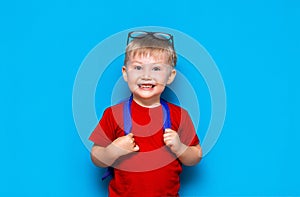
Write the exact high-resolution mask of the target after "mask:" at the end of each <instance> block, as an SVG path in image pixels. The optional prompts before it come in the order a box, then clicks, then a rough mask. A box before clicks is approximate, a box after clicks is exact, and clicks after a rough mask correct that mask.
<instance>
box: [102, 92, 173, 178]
mask: <svg viewBox="0 0 300 197" xmlns="http://www.w3.org/2000/svg"><path fill="white" fill-rule="evenodd" d="M132 100H133V95H131V96H130V97H129V99H127V100H126V101H124V105H123V106H124V107H123V121H124V133H125V135H127V134H129V133H130V132H131V129H132V120H131V104H132ZM160 104H161V105H162V109H163V118H164V121H163V123H164V125H163V130H165V129H167V128H171V118H170V108H169V106H168V103H167V101H165V100H164V99H162V98H161V99H160ZM113 174H114V169H113V167H108V168H107V169H106V171H105V172H104V174H103V176H102V181H103V180H105V179H106V178H108V177H109V176H113Z"/></svg>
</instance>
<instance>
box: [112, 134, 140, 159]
mask: <svg viewBox="0 0 300 197" xmlns="http://www.w3.org/2000/svg"><path fill="white" fill-rule="evenodd" d="M111 145H113V146H114V147H115V148H116V149H115V153H116V154H117V155H118V156H119V157H120V156H122V155H127V154H129V153H132V152H136V151H138V150H139V149H140V148H139V146H138V145H137V144H135V142H134V138H133V134H132V133H129V134H128V135H125V136H122V137H119V138H117V139H115V140H114V141H113V142H112V144H111Z"/></svg>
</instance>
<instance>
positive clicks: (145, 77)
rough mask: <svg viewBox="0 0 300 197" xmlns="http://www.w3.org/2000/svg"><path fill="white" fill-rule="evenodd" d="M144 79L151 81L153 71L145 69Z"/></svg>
mask: <svg viewBox="0 0 300 197" xmlns="http://www.w3.org/2000/svg"><path fill="white" fill-rule="evenodd" d="M142 78H143V79H148V80H149V79H151V71H150V70H149V69H144V72H143V76H142Z"/></svg>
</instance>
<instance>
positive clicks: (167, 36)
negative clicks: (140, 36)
mask: <svg viewBox="0 0 300 197" xmlns="http://www.w3.org/2000/svg"><path fill="white" fill-rule="evenodd" d="M153 36H154V37H155V38H158V39H160V40H170V39H171V35H170V34H166V33H161V32H157V33H154V34H153Z"/></svg>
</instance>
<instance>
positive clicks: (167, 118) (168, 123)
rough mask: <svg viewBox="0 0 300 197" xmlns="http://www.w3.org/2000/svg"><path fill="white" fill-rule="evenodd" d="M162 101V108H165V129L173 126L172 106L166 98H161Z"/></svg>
mask: <svg viewBox="0 0 300 197" xmlns="http://www.w3.org/2000/svg"><path fill="white" fill-rule="evenodd" d="M160 103H161V105H162V109H163V115H164V116H163V117H164V130H165V129H168V128H171V118H170V108H169V105H168V103H167V101H165V100H164V99H160Z"/></svg>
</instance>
